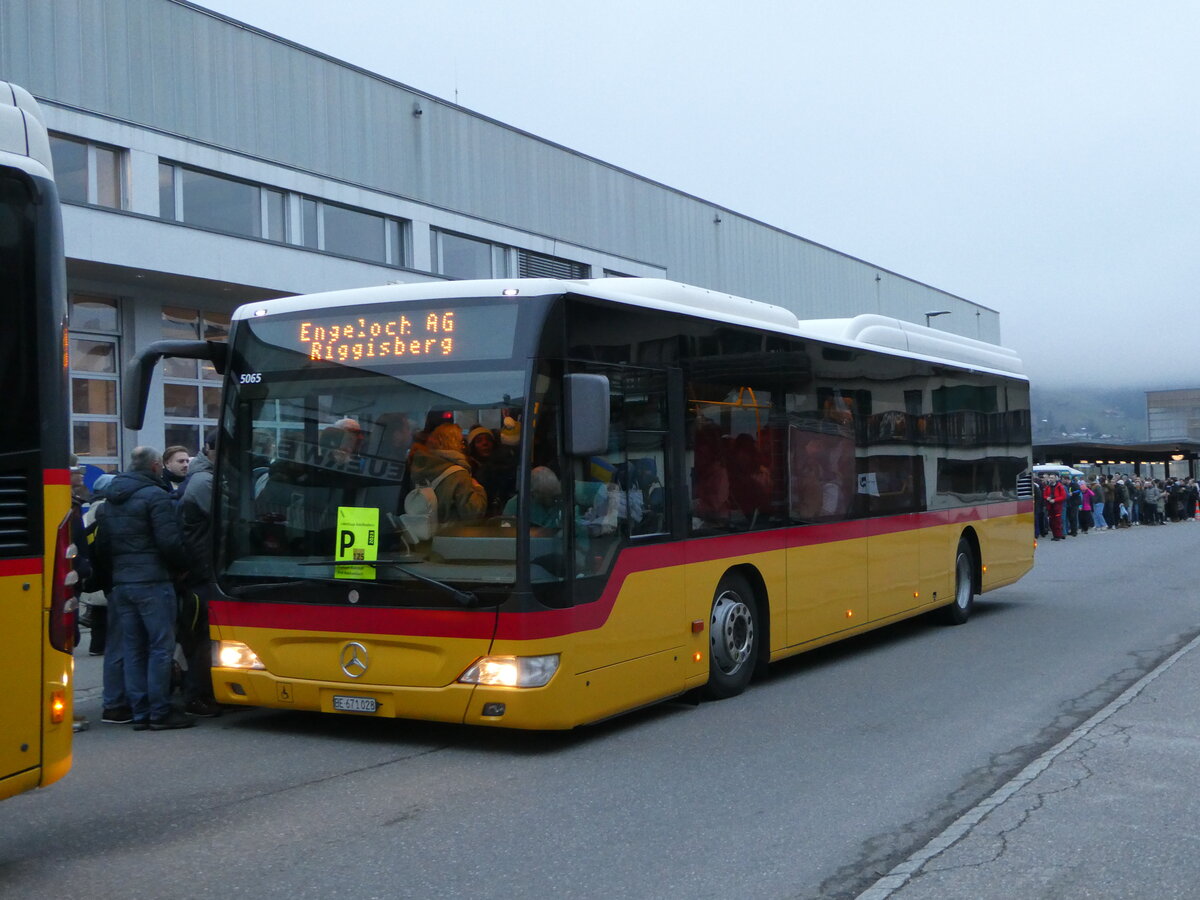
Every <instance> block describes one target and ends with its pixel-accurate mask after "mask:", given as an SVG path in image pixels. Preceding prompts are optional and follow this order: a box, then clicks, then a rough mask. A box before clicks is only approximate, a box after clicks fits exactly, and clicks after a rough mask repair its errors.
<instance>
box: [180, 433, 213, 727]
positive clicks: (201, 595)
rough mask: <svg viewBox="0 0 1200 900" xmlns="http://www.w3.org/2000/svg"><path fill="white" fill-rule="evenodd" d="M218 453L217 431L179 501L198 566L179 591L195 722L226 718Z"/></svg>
mask: <svg viewBox="0 0 1200 900" xmlns="http://www.w3.org/2000/svg"><path fill="white" fill-rule="evenodd" d="M216 448H217V430H216V429H215V428H214V429H212V430H210V431H209V432H208V434H207V435H205V437H204V448H203V450H201V452H200V453H198V454H197V455H196V458H195V459H194V460H192V464H191V469H190V470H189V472H188V476H187V480H186V481H185V482H184V487H183V493H182V494H181V496H180V498H179V523H180V525H181V526H182V528H183V537H184V540H185V541H186V542H187V545H188V549H189V550H190V551H191V554H192V560H193V563H192V569H191V572H190V573H189V577H188V578H187V579H186V580H185V581H184V584H183V586H182V587H181V588H180V589H179V593H180V598H181V602H180V609H181V612H182V613H183V614H182V615H181V621H180V622H179V627H178V628H177V637H178V639H179V645H180V646H181V647H182V648H183V651H184V655H185V657H186V658H187V671H186V672H185V673H184V676H183V699H184V707H183V709H184V712H186V713H187V714H188V715H189V716H201V717H203V718H206V719H210V718H213V717H214V716H219V715H220V714H221V706H220V704H219V703H217V701H216V700H215V699H214V698H213V687H212V640H210V639H209V631H208V596H209V593H210V591H211V586H212V584H213V581H214V580H215V578H214V573H213V548H212V514H213V511H212V501H213V464H212V461H213V457H214V456H215V455H216ZM187 613H191V615H187Z"/></svg>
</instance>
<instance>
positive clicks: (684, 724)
mask: <svg viewBox="0 0 1200 900" xmlns="http://www.w3.org/2000/svg"><path fill="white" fill-rule="evenodd" d="M1197 542H1200V524H1197V523H1190V524H1179V525H1171V526H1166V527H1159V528H1146V527H1143V528H1136V529H1129V530H1126V531H1121V532H1115V533H1100V534H1092V535H1088V536H1086V537H1080V538H1076V539H1072V540H1068V541H1065V542H1061V543H1053V544H1051V543H1049V542H1043V544H1042V547H1041V549H1040V550H1039V552H1038V563H1037V566H1036V567H1035V569H1034V571H1033V573H1032V574H1031V575H1029V576H1028V577H1026V578H1025V579H1024V580H1023V581H1021V582H1020V583H1019V584H1017V585H1014V586H1012V587H1009V588H1005V589H1003V590H1001V591H997V592H994V593H992V594H989V595H987V596H986V597H984V598H982V599H981V600H980V601H979V603H978V605H977V607H976V614H975V616H974V617H973V618H972V620H971V622H970V623H969V624H967V625H966V626H963V627H960V628H947V627H943V626H939V625H936V624H934V623H932V622H930V621H928V620H925V619H922V620H917V621H914V622H909V623H904V624H902V625H899V626H896V627H893V628H890V629H886V630H883V631H880V632H875V633H873V634H871V635H868V636H865V637H863V638H859V639H856V640H853V641H849V642H845V643H843V644H840V645H837V646H836V647H832V648H827V649H824V650H820V651H816V652H814V653H811V654H808V655H806V656H802V657H799V658H797V659H794V660H790V661H787V662H785V663H782V664H779V665H777V666H775V667H773V669H772V673H771V677H770V679H769V680H767V681H764V682H761V683H758V684H756V685H754V686H753V687H752V688H751V690H750V691H749V692H748V693H747V694H745V695H744V696H742V697H739V698H735V699H733V700H728V701H724V702H720V703H708V704H703V705H701V706H698V707H693V706H688V705H686V704H682V703H672V704H663V705H660V706H657V707H654V708H652V709H649V710H645V711H642V712H639V713H636V714H633V715H630V716H625V717H623V718H621V719H618V720H615V721H612V722H609V723H606V724H604V725H601V726H598V727H593V728H588V729H583V730H580V731H577V732H573V733H570V734H565V735H562V734H552V735H530V734H523V733H521V734H509V733H504V732H495V731H487V730H470V729H464V728H458V727H449V726H431V725H421V724H413V723H406V722H393V721H382V720H374V719H365V718H349V717H331V716H319V715H304V714H295V713H283V712H273V711H257V710H255V711H238V712H234V713H231V714H227V715H226V716H224V717H223V718H221V719H217V720H208V721H204V722H202V723H201V724H200V725H199V726H198V727H196V728H194V729H190V730H186V731H178V732H141V733H134V732H132V731H130V730H128V728H127V727H121V726H106V725H100V724H97V723H98V720H99V712H100V710H99V703H98V701H96V700H95V699H92V700H88V701H85V702H83V703H82V704H81V711H82V712H83V713H84V714H86V715H88V716H89V718H91V720H92V721H93V723H94V724H93V725H92V728H91V730H89V731H86V732H83V733H81V734H79V735H77V739H76V756H75V767H74V769H73V771H72V772H71V774H70V775H68V776H67V778H66V779H65V780H63V781H62V782H60V783H59V784H57V785H55V786H52V787H51V788H49V789H46V790H44V791H39V792H35V793H33V794H27V795H23V796H21V797H17V798H14V799H12V800H9V801H6V802H5V803H3V804H0V897H3V898H8V897H20V898H41V897H47V898H49V897H54V898H60V897H63V896H68V897H89V898H106V897H122V898H134V897H165V896H175V897H197V898H200V897H214V898H217V897H219V898H228V897H230V896H239V897H255V898H273V897H293V898H302V897H343V896H344V897H355V898H362V900H365V898H371V897H388V898H391V897H431V896H437V897H457V896H462V897H513V896H529V895H532V894H535V893H537V894H541V895H543V896H547V895H553V896H563V897H600V896H605V897H612V896H629V897H660V896H664V895H667V894H669V893H676V894H680V895H685V896H694V897H710V896H714V897H715V896H740V897H801V898H807V897H843V896H845V897H850V896H854V895H856V894H857V893H858V892H860V891H862V890H864V889H865V888H867V887H868V886H870V885H871V884H872V883H874V882H875V881H876V879H877V878H879V876H880V875H882V874H884V873H885V872H887V871H888V870H889V869H891V867H892V866H894V865H896V864H897V863H898V862H900V861H902V860H904V859H905V858H906V857H908V855H909V854H910V853H912V852H913V851H914V850H915V849H917V848H919V847H921V846H922V845H924V844H925V843H926V842H927V841H928V840H929V839H930V838H931V837H933V836H934V835H937V834H938V833H940V832H941V831H942V829H943V828H945V827H946V825H947V824H949V823H950V822H952V821H953V820H954V819H955V818H956V817H957V816H958V815H959V814H961V813H962V812H963V811H964V810H967V809H970V808H971V807H972V806H974V805H975V804H976V803H978V802H979V801H980V800H981V799H982V798H984V797H986V796H987V795H988V794H990V793H991V792H992V791H994V790H995V789H996V787H997V786H998V785H1001V784H1003V783H1005V782H1006V781H1007V780H1008V779H1009V778H1011V777H1012V776H1013V775H1014V774H1015V773H1016V772H1018V771H1019V770H1020V769H1021V768H1022V767H1023V766H1024V765H1025V764H1026V763H1028V762H1029V761H1030V760H1032V759H1034V758H1036V757H1037V756H1038V755H1039V754H1040V753H1041V752H1043V751H1044V750H1046V749H1047V748H1048V747H1050V746H1052V745H1053V744H1054V743H1055V742H1056V741H1058V740H1059V739H1060V738H1061V737H1063V736H1064V735H1066V734H1067V733H1068V732H1070V731H1071V729H1072V728H1074V727H1075V726H1076V725H1078V724H1079V723H1081V722H1082V721H1084V720H1085V719H1087V717H1088V716H1089V715H1090V714H1091V713H1092V712H1094V711H1095V710H1097V709H1099V708H1100V707H1102V706H1104V704H1105V703H1106V702H1108V701H1109V700H1110V699H1112V698H1113V697H1115V696H1117V695H1118V694H1120V692H1121V691H1122V690H1123V689H1124V688H1125V687H1127V686H1128V685H1130V684H1132V683H1133V682H1134V681H1136V680H1137V679H1138V678H1139V677H1140V676H1141V675H1142V674H1143V673H1144V672H1146V671H1148V670H1150V669H1152V668H1153V667H1154V666H1155V665H1156V664H1157V663H1158V662H1159V661H1160V660H1162V659H1164V658H1165V657H1167V656H1168V655H1170V654H1171V653H1172V652H1173V651H1174V650H1175V649H1177V648H1178V647H1180V646H1182V645H1183V644H1185V643H1186V642H1187V641H1188V640H1190V639H1191V638H1192V637H1193V636H1194V635H1196V634H1197V633H1200V602H1198V598H1197V592H1196V591H1195V590H1194V588H1193V585H1195V584H1196V583H1197V580H1198V578H1200V554H1197V553H1196V552H1195V548H1196V544H1197ZM95 663H96V661H95V660H88V659H86V658H85V659H82V660H80V665H81V667H82V666H84V665H95Z"/></svg>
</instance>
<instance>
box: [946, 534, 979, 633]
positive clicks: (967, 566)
mask: <svg viewBox="0 0 1200 900" xmlns="http://www.w3.org/2000/svg"><path fill="white" fill-rule="evenodd" d="M974 606H975V551H974V550H973V549H971V542H970V541H968V540H967V539H966V538H965V537H964V538H960V539H959V541H958V550H957V551H956V552H955V554H954V602H953V603H951V604H950V605H949V606H943V607H942V621H943V622H944V623H945V624H946V625H963V624H965V623H966V621H967V619H969V618H971V610H972V609H973V608H974Z"/></svg>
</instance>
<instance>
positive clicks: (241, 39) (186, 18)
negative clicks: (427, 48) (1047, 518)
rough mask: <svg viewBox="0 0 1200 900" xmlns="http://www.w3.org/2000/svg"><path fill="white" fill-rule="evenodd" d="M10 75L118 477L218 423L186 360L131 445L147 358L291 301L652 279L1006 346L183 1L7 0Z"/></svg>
mask: <svg viewBox="0 0 1200 900" xmlns="http://www.w3.org/2000/svg"><path fill="white" fill-rule="evenodd" d="M0 80H7V81H12V82H15V83H17V84H20V85H22V86H24V87H25V88H27V89H28V90H29V91H30V92H31V93H33V95H34V96H35V97H37V99H38V100H39V102H40V103H41V105H42V109H43V113H44V114H45V117H46V119H47V121H48V123H49V125H50V128H51V130H52V131H53V132H54V133H55V135H56V139H55V141H54V154H55V167H56V177H57V179H58V181H59V184H60V191H61V193H62V196H63V199H64V202H65V208H64V212H63V219H64V228H65V232H66V233H65V240H66V250H67V255H68V266H67V274H68V285H69V289H70V291H71V300H72V305H71V310H72V312H71V333H72V370H73V371H72V388H73V392H72V401H73V412H72V426H73V434H74V445H75V449H76V452H78V453H79V454H80V456H81V457H83V458H85V459H88V460H91V461H93V462H95V463H97V464H100V465H103V466H106V467H113V466H115V465H118V464H119V463H120V462H121V460H122V459H123V453H124V452H125V451H127V450H128V449H130V448H132V447H133V446H134V444H135V443H150V444H155V445H158V446H162V445H163V444H164V443H165V444H173V443H179V444H183V445H185V446H187V447H188V449H189V450H191V451H195V450H196V449H197V442H198V440H199V435H200V432H201V430H202V429H203V428H204V427H205V426H206V425H207V424H209V423H212V422H214V421H215V417H216V412H217V409H216V402H217V400H216V398H217V393H218V392H217V387H218V383H217V382H216V380H215V377H214V373H212V372H211V371H209V372H206V371H204V370H203V369H201V368H197V367H196V366H195V364H194V363H191V364H189V363H185V362H183V361H174V363H172V364H170V365H169V366H168V368H166V369H165V370H164V373H163V375H164V377H163V380H162V387H161V390H159V388H158V386H157V384H156V388H155V392H154V393H152V396H151V404H150V409H149V414H148V416H147V420H146V426H145V428H144V429H143V431H142V432H140V433H136V434H134V433H126V432H124V431H123V429H121V428H120V426H119V423H118V421H117V408H118V405H117V401H118V399H119V395H120V391H121V383H120V382H121V377H120V373H121V369H122V364H123V362H124V360H126V359H128V357H129V356H130V355H131V353H132V352H133V350H134V349H135V348H136V347H138V346H141V345H143V344H145V343H148V342H149V341H151V340H157V339H159V338H162V337H184V336H191V335H195V336H200V335H204V334H207V335H208V336H210V337H212V336H220V334H221V333H222V332H223V329H224V328H225V327H226V324H227V321H228V315H229V313H230V312H231V311H232V309H233V308H234V307H235V306H236V305H237V304H239V303H241V302H245V301H249V300H255V299H262V298H266V297H275V296H282V295H287V294H295V293H307V292H312V291H320V290H328V289H335V288H345V287H355V286H363V285H370V284H380V283H384V282H395V281H420V280H430V279H446V278H463V277H515V276H520V275H553V276H557V277H601V276H604V275H606V274H610V275H624V276H643V277H647V276H654V277H666V278H670V279H673V280H676V281H682V282H687V283H690V284H696V285H700V286H703V287H706V288H711V289H713V290H718V291H725V292H728V293H732V294H737V295H741V296H744V297H750V298H753V299H756V300H762V301H766V302H769V303H775V304H778V305H781V306H784V307H787V308H789V309H791V310H793V311H794V312H795V313H796V314H797V315H798V316H800V317H801V318H828V317H833V316H848V315H854V314H857V313H863V312H873V313H882V314H884V315H891V316H896V317H898V318H903V319H907V320H910V321H916V322H923V321H924V319H923V315H924V313H926V312H928V311H931V310H949V311H950V312H951V313H952V314H951V315H948V316H944V317H942V318H940V319H938V320H937V325H938V327H940V328H942V329H943V330H946V331H953V332H956V333H960V334H963V335H966V336H968V337H972V338H978V339H981V340H985V341H993V342H998V341H999V336H1000V324H999V316H998V314H997V313H996V312H995V311H994V310H991V309H988V308H986V307H983V306H980V305H978V304H975V303H972V302H970V301H968V300H965V299H963V298H961V297H957V296H954V295H951V294H948V293H946V292H944V291H940V290H937V289H936V288H933V287H930V286H928V285H925V284H921V283H920V282H917V281H914V280H912V279H908V278H905V277H903V276H901V275H898V274H896V273H894V272H890V271H887V270H885V269H882V268H879V267H877V266H873V265H871V264H870V263H868V262H864V261H862V260H859V259H856V258H854V257H851V256H848V255H846V254H843V253H839V252H837V251H834V250H831V249H829V248H827V247H823V246H821V245H819V244H815V243H813V242H811V241H807V240H805V239H803V238H801V237H798V236H796V235H793V234H790V233H788V232H785V231H783V230H781V229H778V228H774V227H771V226H770V225H767V224H764V223H762V222H759V221H756V220H754V219H751V218H748V217H745V216H741V215H739V214H738V213H736V212H734V211H733V210H730V209H726V208H723V207H719V206H716V205H714V204H712V203H708V202H705V201H704V200H703V199H701V198H698V197H695V196H692V195H689V194H686V193H683V192H680V191H677V190H673V189H671V188H670V187H667V186H665V185H662V184H659V183H656V182H654V181H651V180H649V179H646V178H642V177H639V176H638V175H636V174H634V173H631V172H628V171H625V170H623V169H620V168H617V167H615V166H611V165H608V164H606V163H604V162H603V161H601V160H597V159H594V158H591V157H588V156H585V155H583V154H580V153H576V152H574V151H572V150H570V149H568V148H566V147H563V146H560V145H557V144H554V143H551V142H549V141H546V140H543V139H541V138H538V137H537V136H535V135H531V134H529V133H527V132H523V131H520V130H518V129H515V128H512V127H509V126H507V125H505V124H503V123H501V122H497V121H495V120H493V119H490V118H488V117H486V116H482V115H479V114H478V113H474V112H472V111H470V110H467V109H464V108H462V107H459V106H456V105H455V104H453V103H449V102H447V101H445V100H442V99H439V98H437V97H434V96H431V95H429V94H425V93H422V92H420V91H417V90H414V89H412V88H409V87H407V86H405V85H403V84H399V83H397V82H394V81H391V80H389V79H386V78H383V77H381V76H379V75H376V74H373V73H371V72H368V71H365V70H363V69H360V68H357V67H355V66H352V65H348V64H346V63H343V62H340V61H338V60H334V59H331V58H329V57H327V56H324V55H322V54H320V53H317V52H314V51H312V50H309V49H307V48H304V47H300V46H298V45H296V44H293V43H291V42H289V41H286V40H284V39H282V38H279V37H277V36H275V35H271V34H268V33H266V32H263V31H260V30H258V29H255V28H251V27H249V26H246V25H244V24H241V23H239V22H236V21H234V20H231V19H228V18H226V17H223V16H221V15H218V14H216V13H212V12H210V11H208V10H205V9H201V8H199V7H196V6H193V5H192V4H190V3H187V2H185V0H50V2H47V0H0ZM171 366H173V368H172V367H171ZM189 366H190V368H189Z"/></svg>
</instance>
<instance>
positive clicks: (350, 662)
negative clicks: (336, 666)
mask: <svg viewBox="0 0 1200 900" xmlns="http://www.w3.org/2000/svg"><path fill="white" fill-rule="evenodd" d="M370 663H371V660H370V657H369V656H368V655H367V648H366V647H364V646H363V645H362V644H360V643H359V642H358V641H351V642H350V643H349V644H347V645H346V646H345V647H343V648H342V671H343V672H345V673H346V674H347V675H349V676H350V677H351V678H361V677H362V676H363V674H364V673H365V672H366V671H367V666H368V665H370Z"/></svg>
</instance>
